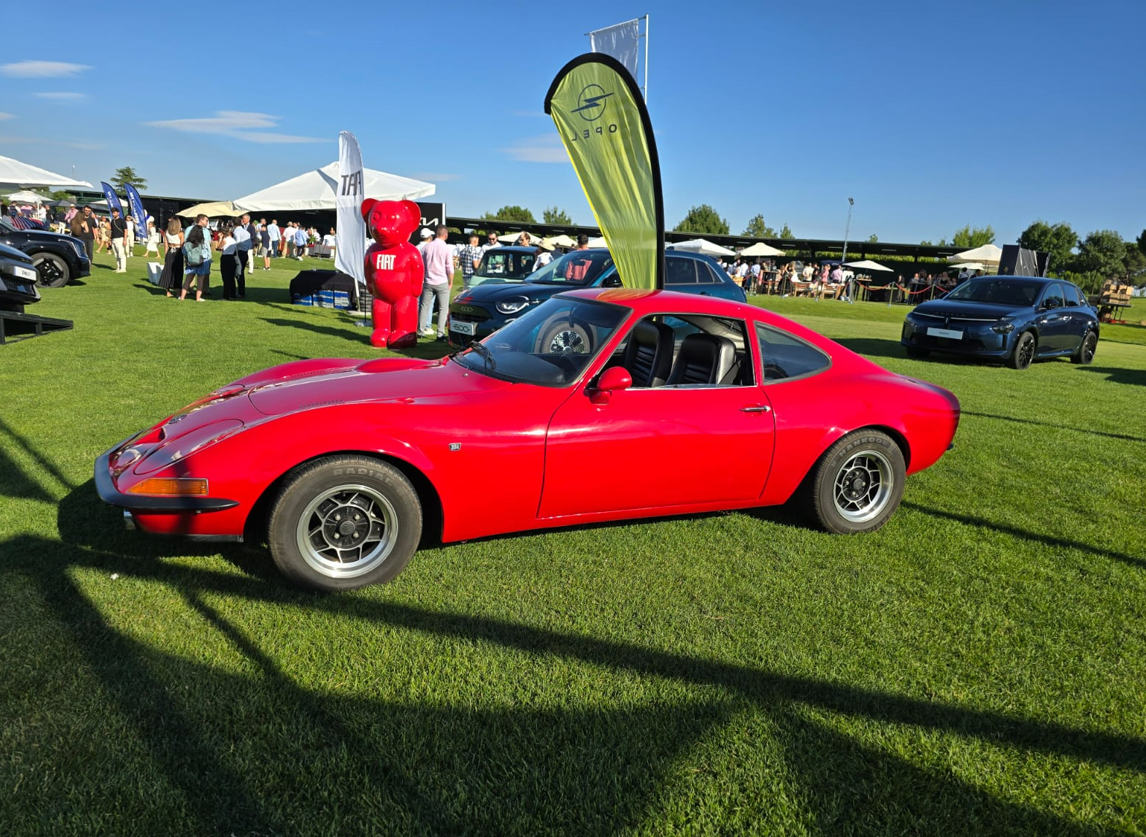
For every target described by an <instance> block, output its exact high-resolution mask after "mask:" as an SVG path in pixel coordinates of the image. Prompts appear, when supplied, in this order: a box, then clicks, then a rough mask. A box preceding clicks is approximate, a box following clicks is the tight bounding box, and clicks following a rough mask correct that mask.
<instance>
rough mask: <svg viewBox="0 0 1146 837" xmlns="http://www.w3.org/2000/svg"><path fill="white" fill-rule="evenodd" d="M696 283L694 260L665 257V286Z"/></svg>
mask: <svg viewBox="0 0 1146 837" xmlns="http://www.w3.org/2000/svg"><path fill="white" fill-rule="evenodd" d="M695 284H696V262H694V261H693V260H692V259H674V258H671V257H666V258H665V287H666V288H671V287H674V286H679V285H695Z"/></svg>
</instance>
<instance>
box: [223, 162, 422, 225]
mask: <svg viewBox="0 0 1146 837" xmlns="http://www.w3.org/2000/svg"><path fill="white" fill-rule="evenodd" d="M362 179H363V181H364V182H363V192H364V195H365V197H367V198H376V199H377V200H417V199H418V198H425V197H429V196H430V195H432V194H434V191H435V189H436V188H437V187H435V186H434V184H433V183H427V182H425V181H424V180H414V179H413V178H410V177H402V176H400V175H397V174H387V173H386V172H384V171H377V170H375V169H363V170H362ZM338 187H339V177H338V161H337V160H336V161H335V162H333V163H331V164H330V165H328V166H323V167H322V168H320V169H314V170H313V171H308V172H306V173H305V174H300V175H299V176H298V177H292V178H291V179H290V180H284V181H283V182H282V183H278V184H276V185H274V186H268V187H267V188H266V189H262V190H260V191H258V192H252V193H251V194H249V195H246V196H244V197H241V198H236V199H235V201H234V203H235V206H236V207H238V208H239V209H244V210H247V211H248V212H306V211H311V210H324V209H326V210H330V209H334V208H335V206H336V203H335V197H336V195H337V189H338Z"/></svg>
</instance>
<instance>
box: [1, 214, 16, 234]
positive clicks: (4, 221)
mask: <svg viewBox="0 0 1146 837" xmlns="http://www.w3.org/2000/svg"><path fill="white" fill-rule="evenodd" d="M0 227H3V228H4V229H5V230H7V231H8V232H14V231H15V230H16V228H15V227H14V226H12V222H11V221H9V220H8V219H7V218H4V217H0Z"/></svg>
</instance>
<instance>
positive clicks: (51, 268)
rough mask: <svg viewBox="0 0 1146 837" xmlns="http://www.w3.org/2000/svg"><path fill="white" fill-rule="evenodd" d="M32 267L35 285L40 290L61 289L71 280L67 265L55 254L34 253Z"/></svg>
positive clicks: (70, 272)
mask: <svg viewBox="0 0 1146 837" xmlns="http://www.w3.org/2000/svg"><path fill="white" fill-rule="evenodd" d="M32 266H33V267H35V268H36V275H37V279H36V284H37V285H39V286H40V287H41V288H62V287H63V286H64V285H66V284H68V282H70V281H71V280H72V270H71V268H70V267H68V263H67V262H65V261H64V260H63V259H61V258H60V257H59V256H57V255H56V254H55V253H36V254H35V255H34V256H32Z"/></svg>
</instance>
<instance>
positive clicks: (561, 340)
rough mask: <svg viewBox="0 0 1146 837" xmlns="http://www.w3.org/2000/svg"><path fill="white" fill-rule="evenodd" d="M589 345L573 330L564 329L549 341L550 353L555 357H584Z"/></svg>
mask: <svg viewBox="0 0 1146 837" xmlns="http://www.w3.org/2000/svg"><path fill="white" fill-rule="evenodd" d="M588 351H589V344H588V343H586V342H585V340H584V338H583V337H581V335H580V334H578V333H577V332H576V331H574V330H573V329H571V328H570V329H562V330H561V331H558V332H557V333H556V334H554V335H553V336H552V337H551V338H550V339H549V352H550V354H555V355H583V354H586V353H588Z"/></svg>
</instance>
